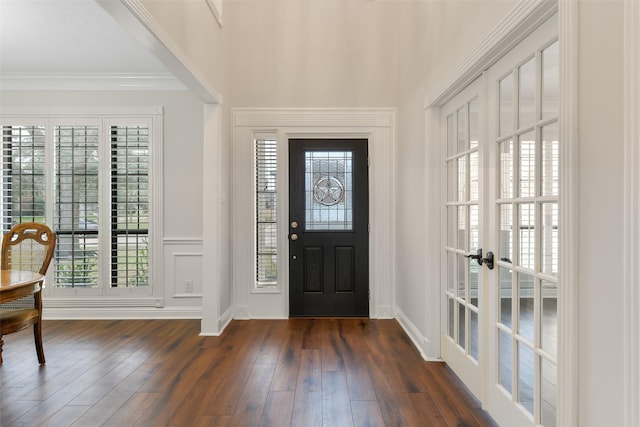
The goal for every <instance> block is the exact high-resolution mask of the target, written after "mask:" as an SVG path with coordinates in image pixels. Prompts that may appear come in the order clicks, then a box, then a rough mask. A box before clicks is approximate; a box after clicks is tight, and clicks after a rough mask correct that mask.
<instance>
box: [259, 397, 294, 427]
mask: <svg viewBox="0 0 640 427" xmlns="http://www.w3.org/2000/svg"><path fill="white" fill-rule="evenodd" d="M294 399H295V391H271V392H269V396H268V397H267V403H266V405H265V408H264V414H263V415H262V420H261V421H260V426H261V427H289V426H290V425H291V416H292V414H293V401H294Z"/></svg>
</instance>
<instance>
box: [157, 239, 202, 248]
mask: <svg viewBox="0 0 640 427" xmlns="http://www.w3.org/2000/svg"><path fill="white" fill-rule="evenodd" d="M202 242H203V239H202V238H201V237H165V238H164V239H162V243H163V244H164V245H181V246H191V245H193V246H202Z"/></svg>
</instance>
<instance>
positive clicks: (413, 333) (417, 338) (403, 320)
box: [396, 307, 442, 362]
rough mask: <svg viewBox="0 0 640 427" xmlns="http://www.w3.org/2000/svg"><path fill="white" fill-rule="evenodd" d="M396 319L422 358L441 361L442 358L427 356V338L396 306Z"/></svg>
mask: <svg viewBox="0 0 640 427" xmlns="http://www.w3.org/2000/svg"><path fill="white" fill-rule="evenodd" d="M396 319H397V320H398V323H400V326H402V329H404V331H405V332H406V333H407V335H409V338H410V339H411V341H412V342H413V344H414V345H415V346H416V348H417V349H418V351H419V352H420V355H421V356H422V358H423V359H424V360H426V361H439V362H441V361H442V359H438V358H434V357H430V356H429V351H428V350H429V340H428V339H427V338H425V336H424V335H422V333H420V330H419V329H418V328H417V327H416V325H414V324H413V322H411V320H409V318H408V317H407V316H406V315H405V314H404V313H403V312H402V310H400V309H399V308H397V307H396Z"/></svg>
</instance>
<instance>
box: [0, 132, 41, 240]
mask: <svg viewBox="0 0 640 427" xmlns="http://www.w3.org/2000/svg"><path fill="white" fill-rule="evenodd" d="M1 167H2V206H1V209H2V214H1V217H2V232H3V233H6V232H7V231H9V229H10V228H11V227H13V226H14V225H16V224H18V223H21V222H27V221H34V222H42V221H43V220H44V217H45V188H46V181H45V127H44V126H34V125H30V126H3V127H2V165H1Z"/></svg>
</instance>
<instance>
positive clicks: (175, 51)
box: [96, 0, 222, 104]
mask: <svg viewBox="0 0 640 427" xmlns="http://www.w3.org/2000/svg"><path fill="white" fill-rule="evenodd" d="M96 2H97V3H98V4H99V5H100V6H101V7H102V8H103V9H104V10H106V11H107V12H108V13H109V14H110V15H111V16H112V17H113V19H115V20H116V21H117V22H118V23H119V24H120V25H122V26H123V27H124V28H125V29H126V30H127V31H128V32H129V33H131V35H133V36H134V37H135V38H136V39H137V40H138V41H139V42H140V43H141V44H142V45H143V46H144V47H145V48H147V49H148V50H149V52H151V53H152V54H153V55H155V56H156V57H157V58H158V59H159V60H160V62H162V63H163V64H164V65H165V66H166V67H167V68H168V69H169V71H171V72H172V73H173V74H174V75H175V76H176V77H177V78H178V79H179V80H180V81H181V82H182V83H183V84H184V85H185V86H186V87H187V88H188V89H189V91H191V92H192V93H193V94H194V95H196V96H197V97H198V98H200V99H201V100H202V101H203V102H205V103H208V104H222V95H221V94H220V93H219V92H218V91H216V90H215V89H214V88H213V86H211V85H210V84H209V82H208V80H207V78H206V77H205V76H204V75H203V74H202V73H201V72H200V70H199V69H198V68H197V67H195V66H194V64H193V62H192V61H191V60H190V59H189V57H188V56H187V55H186V53H185V52H184V51H183V50H182V49H181V48H180V47H179V46H178V44H177V43H176V42H175V41H174V40H173V39H172V38H171V36H170V35H169V34H168V33H167V32H166V31H165V30H164V28H162V27H161V26H160V24H159V23H158V22H157V21H156V20H155V18H154V17H153V16H152V15H151V14H150V13H149V12H148V11H147V9H146V8H145V7H144V5H143V4H142V1H140V0H96Z"/></svg>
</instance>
